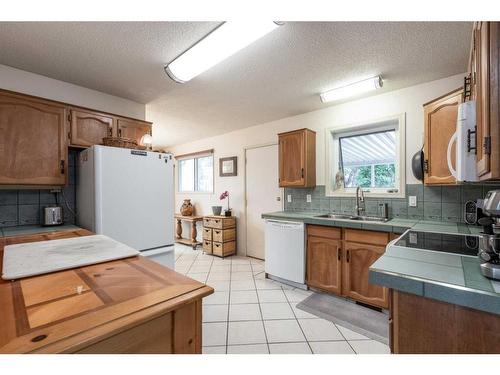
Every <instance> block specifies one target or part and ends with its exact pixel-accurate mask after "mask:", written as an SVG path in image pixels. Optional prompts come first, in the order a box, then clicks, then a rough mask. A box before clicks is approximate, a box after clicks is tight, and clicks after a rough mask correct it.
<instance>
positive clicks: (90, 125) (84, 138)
mask: <svg viewBox="0 0 500 375" xmlns="http://www.w3.org/2000/svg"><path fill="white" fill-rule="evenodd" d="M69 121H70V145H71V146H75V147H90V146H92V145H101V144H102V139H103V138H104V137H111V136H115V133H116V131H114V130H113V117H112V116H106V115H102V114H98V113H95V112H91V111H85V110H80V109H73V108H72V109H71V110H70V116H69Z"/></svg>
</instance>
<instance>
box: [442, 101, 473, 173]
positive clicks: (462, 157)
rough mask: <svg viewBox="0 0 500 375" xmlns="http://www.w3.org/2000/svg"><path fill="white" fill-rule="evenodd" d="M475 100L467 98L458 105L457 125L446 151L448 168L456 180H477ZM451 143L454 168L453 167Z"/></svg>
mask: <svg viewBox="0 0 500 375" xmlns="http://www.w3.org/2000/svg"><path fill="white" fill-rule="evenodd" d="M476 143H477V140H476V102H475V101H474V100H469V101H467V102H464V103H461V104H460V105H459V106H458V115H457V127H456V131H455V133H454V134H453V135H452V137H451V138H450V142H449V143H448V149H447V152H446V155H447V162H448V168H449V169H450V172H451V174H452V175H453V177H455V178H456V179H457V181H467V182H475V181H477V171H476V148H477V145H476ZM453 144H456V146H455V153H454V154H455V155H454V156H455V168H453V163H452V161H453V158H452V151H453Z"/></svg>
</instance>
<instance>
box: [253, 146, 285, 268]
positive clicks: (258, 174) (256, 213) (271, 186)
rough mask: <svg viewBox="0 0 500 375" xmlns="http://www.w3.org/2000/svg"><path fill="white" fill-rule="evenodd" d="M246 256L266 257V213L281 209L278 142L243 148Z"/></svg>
mask: <svg viewBox="0 0 500 375" xmlns="http://www.w3.org/2000/svg"><path fill="white" fill-rule="evenodd" d="M245 173H246V175H245V176H246V202H247V207H246V222H247V233H246V234H247V235H246V239H247V244H246V245H247V256H251V257H254V258H259V259H265V251H264V236H265V222H264V220H263V219H262V217H261V215H262V214H263V213H265V212H273V211H281V210H282V209H283V197H282V195H283V193H282V189H280V187H279V185H278V145H270V146H263V147H256V148H251V149H247V150H246V171H245Z"/></svg>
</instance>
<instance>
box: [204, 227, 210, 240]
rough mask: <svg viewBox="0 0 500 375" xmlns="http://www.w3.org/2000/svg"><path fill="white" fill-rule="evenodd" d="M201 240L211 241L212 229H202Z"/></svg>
mask: <svg viewBox="0 0 500 375" xmlns="http://www.w3.org/2000/svg"><path fill="white" fill-rule="evenodd" d="M203 239H204V240H208V241H212V229H211V228H203Z"/></svg>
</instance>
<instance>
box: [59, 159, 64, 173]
mask: <svg viewBox="0 0 500 375" xmlns="http://www.w3.org/2000/svg"><path fill="white" fill-rule="evenodd" d="M64 164H65V163H64V160H61V161H60V163H59V168H60V169H61V174H64Z"/></svg>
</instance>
